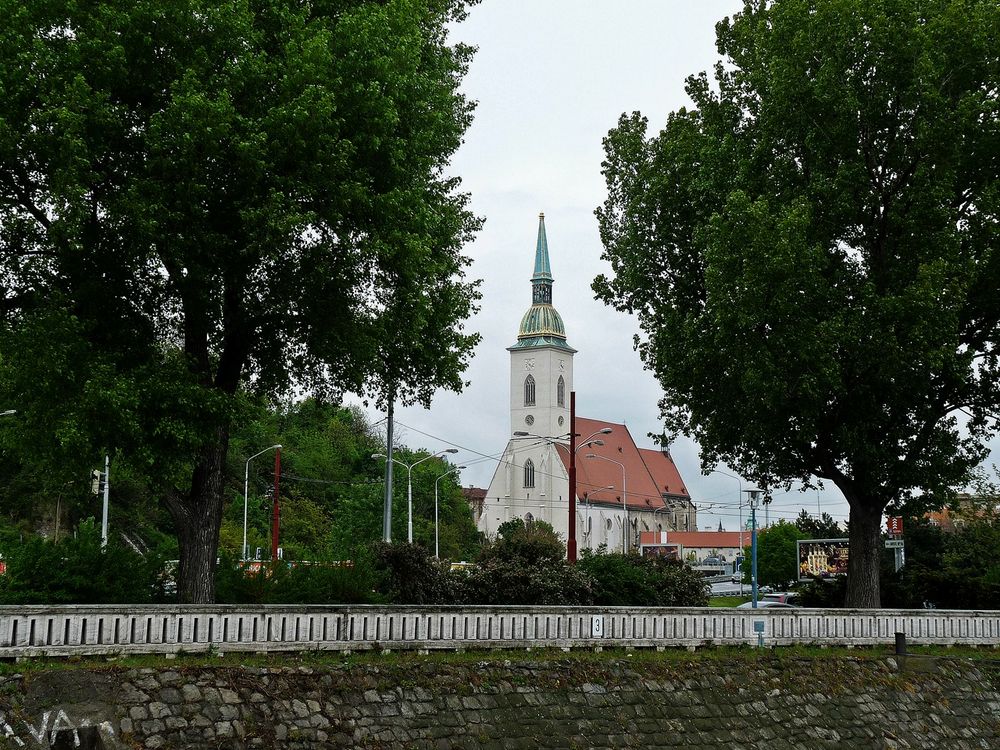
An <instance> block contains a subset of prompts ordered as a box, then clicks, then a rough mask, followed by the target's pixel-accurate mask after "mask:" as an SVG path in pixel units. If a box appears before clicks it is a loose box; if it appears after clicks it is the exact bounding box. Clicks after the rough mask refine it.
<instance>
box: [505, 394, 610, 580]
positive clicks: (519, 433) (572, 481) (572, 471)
mask: <svg viewBox="0 0 1000 750" xmlns="http://www.w3.org/2000/svg"><path fill="white" fill-rule="evenodd" d="M569 405H570V420H569V423H570V431H569V436H568V437H569V519H568V521H567V523H568V526H567V530H566V531H567V533H566V561H567V562H569V563H570V564H571V565H572V564H573V563H575V562H576V454H577V452H578V451H579V450H580V448H582V447H583V446H585V445H586V446H588V447H590V446H591V445H604V441H603V440H594V439H593V438H595V437H597V436H598V435H610V434H611V433H612V429H611V428H610V427H604V428H603V429H600V430H598V431H597V432H595V433H593V434H591V435H589V436H588V437H587V439H586V440H583V441H581V443H580V446H579V448H578V447H577V445H576V438H577V434H576V432H575V430H576V391H570V394H569ZM514 437H534V438H538V439H539V440H544V441H545V442H547V443H549V444H551V445H560V443H559V442H558V441H557V438H552V437H546V436H544V435H535V434H533V433H531V432H524V431H523V430H515V432H514ZM559 437H560V438H562V437H567V436H566V435H560V436H559Z"/></svg>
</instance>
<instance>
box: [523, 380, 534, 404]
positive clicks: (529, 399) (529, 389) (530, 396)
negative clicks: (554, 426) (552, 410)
mask: <svg viewBox="0 0 1000 750" xmlns="http://www.w3.org/2000/svg"><path fill="white" fill-rule="evenodd" d="M524 405H525V406H534V405H535V377H534V376H533V375H529V376H528V377H526V378H525V379H524Z"/></svg>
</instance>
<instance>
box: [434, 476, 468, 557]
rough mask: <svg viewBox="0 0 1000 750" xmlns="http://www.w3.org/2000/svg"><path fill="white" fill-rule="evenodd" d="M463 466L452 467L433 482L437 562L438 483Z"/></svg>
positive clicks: (435, 553)
mask: <svg viewBox="0 0 1000 750" xmlns="http://www.w3.org/2000/svg"><path fill="white" fill-rule="evenodd" d="M464 468H465V467H464V466H452V467H451V468H450V469H448V471H446V472H445V473H444V474H442V475H441V476H439V477H438V478H437V479H435V480H434V559H435V560H439V559H440V554H439V545H438V482H440V481H441V480H442V479H443V478H444V477H446V476H448V475H449V474H454V473H455V472H456V471H461V470H462V469H464Z"/></svg>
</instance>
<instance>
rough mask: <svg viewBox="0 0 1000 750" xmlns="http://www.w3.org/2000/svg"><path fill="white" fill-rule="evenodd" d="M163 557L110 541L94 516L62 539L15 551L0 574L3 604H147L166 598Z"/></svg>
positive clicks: (32, 543)
mask: <svg viewBox="0 0 1000 750" xmlns="http://www.w3.org/2000/svg"><path fill="white" fill-rule="evenodd" d="M163 573H164V567H163V558H162V557H161V556H159V555H155V554H150V555H147V556H146V557H142V556H140V555H138V554H136V553H135V552H133V551H132V550H130V549H128V548H126V547H124V546H122V545H121V544H120V543H118V542H117V541H115V540H113V539H112V540H109V542H108V545H107V547H106V548H105V549H103V550H102V549H101V532H100V528H98V527H97V526H96V525H95V524H94V522H93V519H91V520H89V521H86V522H84V523H81V524H80V527H79V529H77V533H76V535H75V536H70V537H68V538H66V539H64V540H62V541H60V542H58V543H52V542H47V541H45V540H44V539H41V538H39V537H33V538H31V539H29V540H27V541H26V542H24V543H23V544H20V545H17V546H15V547H13V548H12V549H11V551H10V552H9V554H8V556H7V573H6V575H3V576H0V603H3V604H146V603H149V602H152V601H163V600H164V599H165V598H166V595H165V593H164V583H165V580H164V575H163Z"/></svg>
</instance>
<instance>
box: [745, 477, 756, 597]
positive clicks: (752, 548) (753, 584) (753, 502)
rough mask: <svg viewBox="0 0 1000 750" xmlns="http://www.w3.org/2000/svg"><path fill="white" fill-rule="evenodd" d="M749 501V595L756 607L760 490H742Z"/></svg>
mask: <svg viewBox="0 0 1000 750" xmlns="http://www.w3.org/2000/svg"><path fill="white" fill-rule="evenodd" d="M744 492H746V493H747V497H748V499H749V501H750V592H751V593H750V595H751V597H752V601H753V604H752V606H753V608H754V609H757V506H758V505H759V504H760V490H744Z"/></svg>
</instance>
